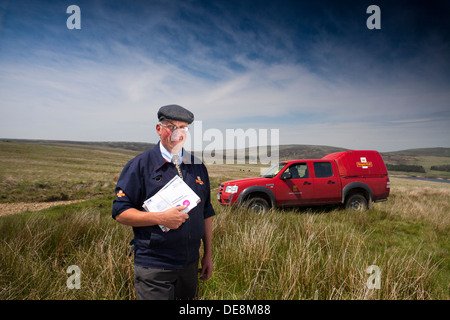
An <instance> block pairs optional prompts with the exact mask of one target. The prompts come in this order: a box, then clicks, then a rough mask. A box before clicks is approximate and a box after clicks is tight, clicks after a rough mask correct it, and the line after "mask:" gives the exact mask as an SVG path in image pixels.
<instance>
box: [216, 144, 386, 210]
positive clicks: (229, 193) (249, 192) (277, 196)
mask: <svg viewBox="0 0 450 320" xmlns="http://www.w3.org/2000/svg"><path fill="white" fill-rule="evenodd" d="M389 191H390V182H389V177H388V172H387V169H386V166H385V164H384V161H383V158H382V157H381V155H380V154H379V153H378V152H377V151H372V150H350V151H343V152H336V153H331V154H328V155H326V156H325V157H323V158H322V159H316V160H290V161H282V162H280V163H278V164H276V165H274V166H273V167H271V168H270V169H269V170H267V171H266V172H265V173H264V174H263V175H262V176H261V177H259V178H249V179H240V180H232V181H226V182H223V183H221V184H220V186H219V190H218V192H217V199H218V200H219V203H220V204H222V205H224V206H230V205H237V206H245V207H247V208H250V209H252V210H254V211H258V212H266V211H267V210H269V209H270V208H274V207H296V206H314V205H324V204H343V205H344V206H345V207H346V208H350V209H354V210H360V211H362V210H366V209H368V208H372V203H373V202H380V201H386V200H387V198H388V196H389Z"/></svg>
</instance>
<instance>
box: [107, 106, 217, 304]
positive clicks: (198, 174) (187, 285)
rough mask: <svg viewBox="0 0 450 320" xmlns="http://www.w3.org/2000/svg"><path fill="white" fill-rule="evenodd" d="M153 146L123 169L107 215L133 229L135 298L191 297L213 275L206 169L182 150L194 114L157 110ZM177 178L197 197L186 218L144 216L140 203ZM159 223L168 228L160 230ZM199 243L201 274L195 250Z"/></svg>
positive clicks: (169, 213)
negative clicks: (157, 140)
mask: <svg viewBox="0 0 450 320" xmlns="http://www.w3.org/2000/svg"><path fill="white" fill-rule="evenodd" d="M158 120H159V123H158V124H157V125H156V132H157V133H158V135H159V137H160V141H159V142H158V144H157V145H156V146H155V147H154V148H152V149H150V150H147V151H145V152H143V153H142V154H140V155H138V156H137V157H136V158H134V159H132V160H131V161H130V162H128V164H127V165H126V166H125V167H124V169H123V171H122V173H121V175H120V177H119V180H118V181H117V186H116V195H117V198H116V200H114V202H113V210H112V216H113V218H114V219H116V221H117V222H119V223H121V224H124V225H128V226H132V227H133V232H134V239H133V241H132V244H133V245H134V246H133V249H132V251H134V264H135V267H134V271H135V289H136V294H137V297H138V299H169V300H170V299H195V298H196V297H197V290H198V272H200V279H202V280H208V279H209V278H210V277H211V273H212V271H213V264H212V258H211V233H212V221H211V220H212V219H211V217H212V216H213V215H215V212H214V209H213V207H212V205H211V201H210V185H209V177H208V172H207V170H206V167H205V165H204V164H203V163H202V162H201V161H200V160H199V159H196V158H194V157H193V156H192V155H190V154H188V153H187V152H185V150H184V149H183V148H182V147H183V145H184V142H185V141H186V134H187V130H188V124H190V123H192V122H193V121H194V115H193V114H192V113H191V112H190V111H189V110H187V109H185V108H183V107H181V106H179V105H168V106H163V107H161V108H160V109H159V111H158ZM175 175H179V176H180V177H182V179H183V180H184V181H185V182H186V184H187V185H188V186H189V187H191V189H192V190H193V191H194V192H195V193H196V194H197V195H198V196H199V197H200V199H201V201H200V203H198V205H197V206H196V207H195V208H193V209H192V210H191V211H189V212H188V213H187V214H186V213H182V212H181V211H182V210H184V209H185V208H186V207H184V206H180V207H175V208H171V209H168V210H165V211H162V212H145V211H144V209H143V208H142V205H143V203H144V201H145V200H147V199H148V198H150V197H151V196H153V195H154V194H156V193H157V192H158V191H159V190H160V189H161V188H162V187H163V186H164V185H166V183H167V182H169V181H170V180H171V179H172V178H173V177H174V176H175ZM159 225H163V226H166V227H167V228H169V229H170V230H169V231H168V232H164V231H163V230H162V229H161V228H160V227H159ZM201 241H203V248H204V250H203V251H204V253H203V258H202V260H201V270H198V262H199V249H200V244H201Z"/></svg>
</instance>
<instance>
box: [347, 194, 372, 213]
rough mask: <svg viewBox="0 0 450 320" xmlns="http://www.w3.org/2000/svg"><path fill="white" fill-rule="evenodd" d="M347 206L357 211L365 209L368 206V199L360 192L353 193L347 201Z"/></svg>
mask: <svg viewBox="0 0 450 320" xmlns="http://www.w3.org/2000/svg"><path fill="white" fill-rule="evenodd" d="M345 208H346V209H352V210H355V211H365V210H367V208H368V205H367V199H366V197H364V196H363V195H362V194H360V193H355V194H352V195H350V196H349V197H348V198H347V200H346V201H345Z"/></svg>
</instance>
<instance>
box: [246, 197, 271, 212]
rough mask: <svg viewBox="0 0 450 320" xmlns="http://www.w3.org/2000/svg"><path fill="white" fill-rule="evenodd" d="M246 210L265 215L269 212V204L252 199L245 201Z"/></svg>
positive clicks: (258, 199) (260, 199)
mask: <svg viewBox="0 0 450 320" xmlns="http://www.w3.org/2000/svg"><path fill="white" fill-rule="evenodd" d="M246 208H247V209H249V210H252V211H254V212H256V213H266V212H267V211H269V209H270V206H269V203H268V202H267V201H266V200H265V199H263V198H260V197H252V198H250V199H248V200H247V201H246Z"/></svg>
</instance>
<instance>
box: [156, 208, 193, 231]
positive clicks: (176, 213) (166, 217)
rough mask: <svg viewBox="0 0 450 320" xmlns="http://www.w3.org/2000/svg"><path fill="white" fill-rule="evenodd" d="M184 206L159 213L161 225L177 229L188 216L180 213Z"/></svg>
mask: <svg viewBox="0 0 450 320" xmlns="http://www.w3.org/2000/svg"><path fill="white" fill-rule="evenodd" d="M184 209H186V206H179V207H174V208H170V209H167V210H166V211H163V212H161V213H160V219H161V223H160V224H161V225H163V226H166V227H167V228H169V229H178V228H179V227H180V226H181V225H182V224H183V223H184V222H185V221H186V220H187V219H189V215H188V214H187V213H183V212H181V211H182V210H184Z"/></svg>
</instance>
